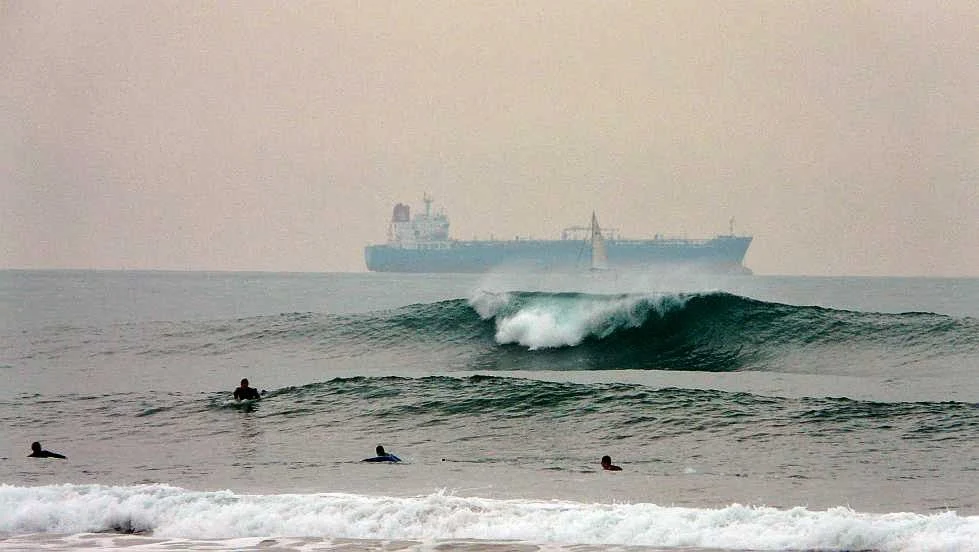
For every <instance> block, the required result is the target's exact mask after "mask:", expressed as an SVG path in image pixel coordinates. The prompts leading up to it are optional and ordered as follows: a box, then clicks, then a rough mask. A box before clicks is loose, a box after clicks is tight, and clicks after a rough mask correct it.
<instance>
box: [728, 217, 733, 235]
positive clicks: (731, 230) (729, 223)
mask: <svg viewBox="0 0 979 552" xmlns="http://www.w3.org/2000/svg"><path fill="white" fill-rule="evenodd" d="M728 225H729V226H730V232H731V235H732V236H733V235H734V217H731V220H730V221H729V222H728Z"/></svg>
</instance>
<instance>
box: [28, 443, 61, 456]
mask: <svg viewBox="0 0 979 552" xmlns="http://www.w3.org/2000/svg"><path fill="white" fill-rule="evenodd" d="M27 457H28V458H65V455H63V454H58V453H57V452H51V451H50V450H44V449H42V448H41V443H38V442H37V441H34V442H33V443H31V453H30V454H28V455H27Z"/></svg>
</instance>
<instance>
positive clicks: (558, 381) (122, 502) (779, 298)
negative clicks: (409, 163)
mask: <svg viewBox="0 0 979 552" xmlns="http://www.w3.org/2000/svg"><path fill="white" fill-rule="evenodd" d="M0 375H2V376H3V378H2V381H3V382H4V383H3V384H2V385H0V437H2V439H0V550H87V549H116V550H188V549H191V550H198V549H206V550H252V549H254V550H258V549H262V550H266V549H268V550H342V551H349V550H405V551H414V550H439V551H442V550H446V551H448V550H465V551H470V552H476V551H497V550H519V551H525V552H532V551H537V550H563V551H575V552H583V551H606V550H630V551H640V550H651V551H652V550H655V551H665V550H684V551H707V550H710V551H717V550H740V551H747V550H779V551H783V550H826V551H829V550H880V551H975V550H979V445H977V443H979V377H977V376H979V279H937V278H931V279H929V278H815V277H775V276H757V275H756V276H745V275H739V276H720V275H697V274H672V275H669V276H665V275H653V274H628V273H616V272H607V273H588V274H523V275H519V274H490V275H450V274H440V275H404V274H375V273H364V274H357V273H336V274H330V273H325V274H290V273H284V274H277V273H235V272H152V271H146V272H143V271H68V270H65V271H26V270H25V271H18V270H7V271H0ZM243 377H245V378H248V379H249V380H250V382H251V384H252V385H253V386H254V387H256V388H258V389H261V390H263V391H264V397H263V398H262V399H261V400H260V401H257V402H253V403H237V402H235V401H234V400H232V390H233V389H234V388H235V387H236V386H237V385H238V381H239V380H240V379H241V378H243ZM33 441H39V442H40V443H41V444H42V445H43V447H44V448H45V449H48V450H52V451H55V452H59V453H61V454H64V455H65V456H67V459H65V460H58V459H37V458H28V457H27V455H28V454H29V453H30V445H31V443H32V442H33ZM376 445H383V446H384V447H385V449H387V450H388V451H390V452H393V453H394V454H397V455H398V456H399V457H401V459H402V460H403V462H401V463H399V464H375V463H365V462H361V459H363V458H365V457H369V456H373V455H374V447H375V446H376ZM603 455H610V456H611V458H612V461H613V462H614V463H615V464H617V465H619V466H621V467H622V471H618V472H610V471H603V470H602V469H601V467H600V465H599V459H600V458H601V457H602V456H603Z"/></svg>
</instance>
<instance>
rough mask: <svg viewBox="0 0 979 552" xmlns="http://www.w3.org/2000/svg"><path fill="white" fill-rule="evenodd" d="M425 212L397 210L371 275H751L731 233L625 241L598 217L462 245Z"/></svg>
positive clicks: (740, 241) (742, 247) (372, 254)
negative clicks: (545, 232) (542, 234)
mask: <svg viewBox="0 0 979 552" xmlns="http://www.w3.org/2000/svg"><path fill="white" fill-rule="evenodd" d="M423 201H424V203H425V208H424V211H423V212H422V213H418V214H415V215H414V216H412V215H411V208H410V207H409V206H408V205H405V204H402V203H398V204H397V205H395V206H394V211H393V213H392V215H391V222H390V224H389V225H388V239H387V243H384V244H374V245H368V246H367V247H365V248H364V259H365V261H366V262H367V270H370V271H374V272H460V273H473V272H476V273H478V272H488V271H491V270H529V271H576V270H596V269H597V270H618V269H623V270H657V269H665V268H684V269H695V270H699V271H707V272H736V273H745V274H750V270H748V269H747V268H746V267H745V266H744V264H743V263H744V256H745V254H746V253H747V251H748V246H749V245H751V240H752V237H751V236H736V235H735V234H734V224H733V220H732V223H731V229H730V233H729V234H727V235H718V236H714V237H712V238H706V239H690V238H671V237H665V236H662V235H656V236H654V237H652V238H648V239H623V238H621V237H620V236H618V233H617V231H615V230H612V229H602V228H600V227H599V226H598V220H597V217H596V216H595V215H594V213H593V214H592V221H591V225H590V226H572V227H569V228H565V229H564V230H563V231H562V232H561V235H560V238H559V239H532V238H515V239H512V240H494V239H490V240H470V241H466V240H456V239H452V238H450V237H449V219H448V217H447V216H446V215H445V213H443V212H433V210H432V198H431V197H429V196H427V195H426V196H424V198H423Z"/></svg>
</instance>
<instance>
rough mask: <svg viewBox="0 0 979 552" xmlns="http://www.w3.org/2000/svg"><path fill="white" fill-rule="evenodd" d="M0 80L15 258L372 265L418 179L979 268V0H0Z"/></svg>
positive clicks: (1, 233)
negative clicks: (371, 256)
mask: <svg viewBox="0 0 979 552" xmlns="http://www.w3.org/2000/svg"><path fill="white" fill-rule="evenodd" d="M0 83H2V85H0V268H99V269H164V270H268V271H314V272H320V271H322V272H335V271H351V272H357V271H364V270H366V267H365V265H364V259H363V247H364V246H365V245H367V244H368V243H378V242H383V241H384V240H385V239H386V231H387V224H388V221H389V219H390V217H391V210H392V207H393V205H394V204H395V203H398V202H402V203H409V204H411V205H412V207H413V209H415V210H418V209H420V208H421V206H422V203H421V198H422V195H423V194H425V193H427V194H429V195H431V196H432V197H434V199H435V205H436V206H437V207H439V208H441V209H443V210H444V211H445V213H446V214H447V215H448V216H449V219H450V221H451V224H452V226H451V228H450V233H451V234H452V236H453V237H455V238H458V239H472V238H474V237H475V238H489V237H491V236H493V237H496V238H508V237H513V236H521V237H535V238H557V237H558V236H559V234H560V231H561V229H563V228H565V227H568V226H572V225H585V224H587V223H588V221H589V219H590V216H591V213H592V211H595V212H596V214H597V215H598V217H599V220H600V221H601V223H602V225H603V227H607V228H614V229H616V230H617V231H618V233H619V234H620V235H622V236H624V237H633V238H641V237H651V236H653V235H654V234H666V235H678V236H686V237H707V236H712V235H715V234H722V233H727V232H728V229H729V221H730V219H731V218H732V217H733V218H734V229H735V232H736V233H738V234H749V235H752V236H754V242H753V243H752V245H751V247H750V248H749V250H748V254H747V256H746V258H745V264H746V265H747V266H748V267H750V268H751V269H752V270H754V271H755V273H757V274H800V275H828V276H837V275H856V276H864V275H865V276H950V277H956V276H972V277H976V276H979V92H977V91H979V4H977V3H976V2H974V1H973V0H949V1H946V2H926V1H921V0H915V1H907V0H893V1H883V0H882V1H876V2H859V1H854V2H824V1H812V2H807V1H798V2H774V1H755V0H745V1H742V2H727V1H724V2H713V1H707V0H703V1H696V2H688V1H669V0H664V1H661V2H644V1H636V2H629V1H616V0H607V1H600V0H594V1H582V0H561V1H558V0H553V1H537V2H528V1H505V0H501V1H493V2H475V1H474V2H464V1H455V0H444V1H434V0H433V1H427V2H425V1H412V0H397V1H395V0H391V1H372V0H364V1H356V2H355V1H344V0H337V1H330V2H308V3H307V2H300V1H283V2H278V1H265V2H240V3H239V2H218V1H214V2H194V1H175V0H171V1H161V2H124V1H121V0H120V1H109V0H105V1H94V2H75V1H64V2H55V1H49V0H39V1H20V0H0Z"/></svg>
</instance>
